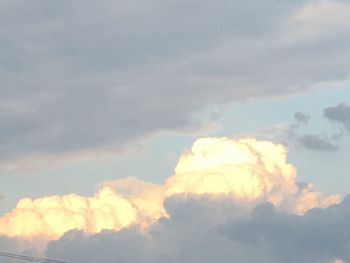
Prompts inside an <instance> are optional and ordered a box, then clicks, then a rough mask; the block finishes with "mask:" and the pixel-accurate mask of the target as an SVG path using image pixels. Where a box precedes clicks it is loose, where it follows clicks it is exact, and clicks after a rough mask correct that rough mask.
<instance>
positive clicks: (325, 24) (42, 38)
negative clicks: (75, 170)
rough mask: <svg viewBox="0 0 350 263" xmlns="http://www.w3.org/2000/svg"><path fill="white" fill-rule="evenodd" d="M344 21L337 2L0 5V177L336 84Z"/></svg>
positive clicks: (341, 76)
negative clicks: (247, 103) (238, 106)
mask: <svg viewBox="0 0 350 263" xmlns="http://www.w3.org/2000/svg"><path fill="white" fill-rule="evenodd" d="M349 13H350V5H349V3H348V2H347V1H341V0H339V1H325V0H316V1H311V2H310V1H304V0H298V1H277V0H268V1H264V3H262V2H261V1H257V0H249V1H244V2H242V1H230V2H229V3H228V2H227V1H224V0H219V1H216V2H215V4H214V3H212V2H210V1H199V0H191V1H177V2H176V3H165V2H164V1H159V0H152V1H145V0H137V1H136V2H135V1H134V2H133V3H132V4H131V3H125V1H107V2H105V3H104V4H101V5H98V6H96V3H95V2H94V1H91V0H89V1H81V0H74V1H69V2H67V1H57V2H56V3H48V2H47V1H42V0H39V1H36V2H35V3H28V2H27V1H23V0H4V1H1V3H0V17H1V20H0V22H1V23H0V37H1V39H2V41H1V49H2V50H3V52H1V54H0V61H1V64H0V78H1V79H2V86H1V98H0V105H1V106H0V127H1V128H0V129H1V130H0V144H1V146H2V147H1V149H0V166H1V167H0V172H1V173H6V172H9V171H11V170H12V169H19V168H22V169H26V168H27V167H28V165H27V164H28V163H33V162H34V160H35V161H37V162H38V163H39V164H40V161H41V158H43V159H44V160H43V161H44V162H45V161H46V160H45V158H44V156H48V155H49V156H53V157H52V158H51V160H52V161H59V160H62V159H67V158H68V159H71V158H74V156H77V155H79V156H80V154H81V153H82V152H85V153H86V152H88V153H95V152H96V151H112V152H114V151H118V150H121V149H122V148H123V146H125V145H126V144H128V143H130V142H135V141H140V140H142V139H144V138H145V137H147V136H149V135H151V134H154V133H156V132H158V131H161V130H187V129H193V128H198V127H199V126H200V125H201V124H202V121H201V119H202V118H204V117H203V116H200V117H198V118H197V117H195V114H196V113H202V112H203V111H204V110H206V109H210V107H212V106H213V105H219V106H220V105H223V104H226V103H229V102H232V101H237V100H242V99H247V98H253V97H261V96H269V95H278V94H287V93H293V92H300V91H304V90H306V89H308V88H312V87H315V86H318V85H321V84H326V85H328V86H331V85H333V84H334V83H340V82H342V81H346V80H348V76H349V70H348V69H349V68H350V65H349V63H350V62H349V61H350V53H349V49H348V48H347V47H348V46H349V40H350V39H349V37H348V34H344V32H347V30H349V27H350V22H349V21H350V20H349V17H350V16H349V15H348V14H349ZM194 14H195V15H194ZM252 17H254V19H251V18H252ZM324 17H328V18H330V19H323V18H324ZM196 116H198V115H196ZM30 156H32V158H31V160H29V161H26V160H23V158H29V157H30ZM55 157H57V158H55ZM13 162H15V163H13ZM23 162H24V163H23ZM8 163H13V164H12V165H11V166H10V167H5V168H4V167H3V166H5V164H8ZM39 164H38V165H37V166H39ZM13 167H14V168H13Z"/></svg>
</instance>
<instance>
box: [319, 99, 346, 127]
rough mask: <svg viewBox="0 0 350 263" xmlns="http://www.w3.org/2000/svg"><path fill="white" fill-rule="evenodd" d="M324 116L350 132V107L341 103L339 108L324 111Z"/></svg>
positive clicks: (334, 107)
mask: <svg viewBox="0 0 350 263" xmlns="http://www.w3.org/2000/svg"><path fill="white" fill-rule="evenodd" d="M323 116H324V117H326V118H327V119H329V120H331V121H334V122H338V123H341V124H342V125H344V127H345V128H346V129H348V130H350V106H348V105H347V104H345V103H341V104H339V105H337V106H333V107H328V108H325V109H323Z"/></svg>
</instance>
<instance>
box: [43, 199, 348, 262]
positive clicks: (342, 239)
mask: <svg viewBox="0 0 350 263" xmlns="http://www.w3.org/2000/svg"><path fill="white" fill-rule="evenodd" d="M165 206H166V209H167V211H168V213H169V218H162V219H160V220H159V221H158V222H157V223H156V224H155V225H153V226H152V227H151V228H150V229H149V230H148V231H147V232H146V233H144V232H142V231H139V230H138V229H135V228H130V229H125V230H121V231H120V232H113V231H104V232H101V233H99V234H95V235H86V234H84V233H82V232H79V231H71V232H68V233H67V234H66V235H64V236H63V237H62V238H61V239H60V240H58V241H52V242H50V243H49V245H48V248H47V256H48V257H51V258H61V259H64V260H67V261H69V262H86V263H90V262H91V263H92V262H101V263H104V262H106V263H107V262H112V261H113V262H114V261H115V262H131V263H132V262H145V263H146V262H155V263H156V262H174V263H178V262H214V261H215V262H232V259H234V260H235V261H237V262H247V263H250V262H252V263H253V262H254V263H255V262H269V263H274V262H276V263H280V262H286V263H292V262H293V263H294V262H300V263H303V262H305V263H313V262H314V263H329V262H334V260H335V259H342V260H343V262H349V261H350V248H349V245H348V244H349V242H350V232H349V229H350V225H349V224H350V223H349V222H350V217H349V216H350V213H349V198H346V199H345V200H344V201H343V202H342V203H341V204H339V205H334V206H331V207H328V208H326V209H312V210H310V211H309V212H307V213H306V214H305V215H303V216H296V215H290V214H286V213H283V212H279V211H276V210H275V208H274V207H273V206H272V205H270V204H262V205H258V206H257V207H255V208H254V209H252V210H250V209H248V208H247V207H245V208H244V206H243V205H242V204H236V203H234V202H233V201H232V200H225V199H211V198H206V197H191V198H183V197H176V198H172V199H170V200H169V199H168V200H167V202H166V205H165Z"/></svg>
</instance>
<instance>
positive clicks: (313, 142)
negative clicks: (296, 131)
mask: <svg viewBox="0 0 350 263" xmlns="http://www.w3.org/2000/svg"><path fill="white" fill-rule="evenodd" d="M298 142H299V143H300V144H301V145H302V146H304V147H305V148H307V149H309V150H313V151H336V150H338V146H337V145H335V144H333V143H332V142H330V141H329V140H328V139H327V138H322V137H320V136H319V135H316V134H304V135H302V136H300V137H299V138H298Z"/></svg>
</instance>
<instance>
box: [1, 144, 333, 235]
mask: <svg viewBox="0 0 350 263" xmlns="http://www.w3.org/2000/svg"><path fill="white" fill-rule="evenodd" d="M295 177H296V169H295V168H294V167H293V166H292V165H291V164H289V163H288V162H287V150H286V148H285V147H284V146H283V145H280V144H274V143H272V142H268V141H258V140H256V139H253V138H247V139H232V138H225V137H224V138H203V139H199V140H197V141H196V142H194V144H193V146H192V148H191V150H190V151H188V152H185V153H184V154H183V155H182V156H181V157H180V159H179V162H178V164H177V165H176V168H175V173H174V175H173V176H171V177H170V178H168V179H167V180H166V182H165V184H164V185H155V184H152V183H145V182H141V181H139V180H137V179H134V178H126V179H122V180H116V181H110V182H105V183H104V184H103V186H102V187H101V189H99V190H98V192H97V193H96V194H95V195H94V196H92V197H85V196H79V195H76V194H69V195H64V196H47V197H42V198H38V199H34V200H32V199H29V198H25V199H22V200H20V201H19V202H18V204H17V207H16V208H15V209H14V210H13V211H11V212H10V213H8V214H6V215H5V216H3V217H2V218H0V234H2V235H6V236H18V237H22V238H35V237H42V238H46V239H50V238H58V237H60V236H61V235H63V234H64V233H65V232H67V231H69V230H73V229H78V230H82V231H84V232H86V233H90V234H91V233H99V232H100V231H101V230H103V229H109V230H120V229H123V228H126V227H130V226H131V225H137V226H138V227H140V228H142V229H147V228H149V227H150V226H151V225H152V224H153V223H155V222H156V221H157V220H159V218H161V217H163V216H168V215H167V212H166V210H165V209H164V206H163V203H164V201H166V200H167V199H168V198H170V197H172V196H174V195H184V196H203V195H205V196H209V197H210V198H214V199H217V198H219V199H220V198H228V199H229V200H232V201H235V202H240V203H251V204H256V203H261V202H266V201H267V202H271V203H273V204H274V205H275V206H276V207H277V208H278V209H281V210H286V211H289V212H292V213H297V214H302V213H305V212H306V211H307V210H309V209H310V208H313V207H327V206H329V205H331V204H334V203H337V202H339V197H338V196H329V197H324V196H323V195H322V194H321V193H318V192H314V191H313V190H312V188H311V186H306V187H301V186H300V185H297V184H296V182H295Z"/></svg>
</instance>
